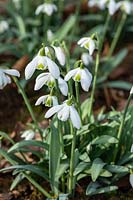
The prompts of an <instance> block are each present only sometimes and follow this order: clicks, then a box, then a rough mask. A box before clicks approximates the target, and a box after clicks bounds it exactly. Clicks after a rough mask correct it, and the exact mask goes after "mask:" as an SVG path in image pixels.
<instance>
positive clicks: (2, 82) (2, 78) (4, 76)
mask: <svg viewBox="0 0 133 200" xmlns="http://www.w3.org/2000/svg"><path fill="white" fill-rule="evenodd" d="M9 75H11V76H17V77H20V73H19V72H18V71H17V70H15V69H0V89H3V88H4V87H5V86H6V85H7V84H10V83H11V78H10V76H9Z"/></svg>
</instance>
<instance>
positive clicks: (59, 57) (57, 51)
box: [52, 46, 66, 66]
mask: <svg viewBox="0 0 133 200" xmlns="http://www.w3.org/2000/svg"><path fill="white" fill-rule="evenodd" d="M52 47H53V48H54V50H55V56H56V58H57V60H58V61H59V63H60V65H62V66H64V65H65V62H66V57H65V52H64V50H63V48H62V47H56V46H52Z"/></svg>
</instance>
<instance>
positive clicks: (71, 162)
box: [68, 124, 76, 194]
mask: <svg viewBox="0 0 133 200" xmlns="http://www.w3.org/2000/svg"><path fill="white" fill-rule="evenodd" d="M71 134H72V135H73V139H72V147H71V158H70V170H69V183H68V192H69V194H72V193H73V181H74V177H73V172H74V160H75V147H76V131H75V129H74V128H73V125H72V124H71Z"/></svg>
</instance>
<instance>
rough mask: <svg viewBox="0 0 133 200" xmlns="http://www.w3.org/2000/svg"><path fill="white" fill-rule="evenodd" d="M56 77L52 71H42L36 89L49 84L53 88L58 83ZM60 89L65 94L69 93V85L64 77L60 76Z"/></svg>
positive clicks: (58, 80)
mask: <svg viewBox="0 0 133 200" xmlns="http://www.w3.org/2000/svg"><path fill="white" fill-rule="evenodd" d="M55 81H56V80H55V78H54V77H53V76H52V74H51V73H42V74H40V75H39V76H38V77H37V78H36V83H35V88H34V90H39V89H40V88H42V86H43V85H48V87H50V88H53V87H54V86H55V84H56V82H55ZM57 82H58V86H59V89H60V91H61V93H62V94H63V95H64V96H67V94H68V85H67V83H66V81H65V80H64V79H62V78H61V77H59V78H58V79H57Z"/></svg>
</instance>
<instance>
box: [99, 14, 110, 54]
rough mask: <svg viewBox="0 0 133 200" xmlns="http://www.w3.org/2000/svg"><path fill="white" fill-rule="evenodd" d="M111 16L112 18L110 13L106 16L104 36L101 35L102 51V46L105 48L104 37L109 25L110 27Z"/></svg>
mask: <svg viewBox="0 0 133 200" xmlns="http://www.w3.org/2000/svg"><path fill="white" fill-rule="evenodd" d="M110 18H111V16H110V14H109V13H108V15H107V18H106V22H105V25H104V29H103V33H102V37H101V42H100V47H99V51H100V52H101V51H102V48H103V45H104V39H105V36H106V33H107V30H108V27H109V22H110Z"/></svg>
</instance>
